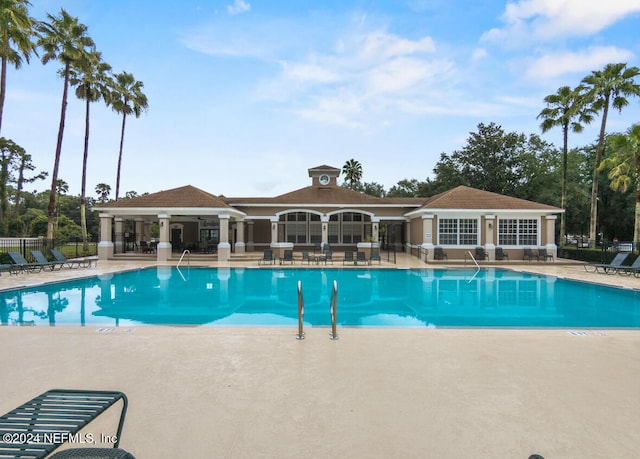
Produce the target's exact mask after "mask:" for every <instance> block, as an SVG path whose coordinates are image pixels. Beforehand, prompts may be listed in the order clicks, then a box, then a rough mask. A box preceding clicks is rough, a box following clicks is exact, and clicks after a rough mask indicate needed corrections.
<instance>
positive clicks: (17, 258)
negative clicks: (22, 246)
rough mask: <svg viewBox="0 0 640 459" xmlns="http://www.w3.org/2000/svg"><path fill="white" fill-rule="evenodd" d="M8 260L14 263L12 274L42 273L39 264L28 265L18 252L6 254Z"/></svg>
mask: <svg viewBox="0 0 640 459" xmlns="http://www.w3.org/2000/svg"><path fill="white" fill-rule="evenodd" d="M7 255H9V258H11V261H13V263H14V270H12V271H11V273H12V274H18V273H19V272H26V273H35V272H40V271H42V265H41V264H39V263H29V262H28V261H27V260H26V258H24V257H23V256H22V254H21V253H19V252H7Z"/></svg>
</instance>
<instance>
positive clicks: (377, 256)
mask: <svg viewBox="0 0 640 459" xmlns="http://www.w3.org/2000/svg"><path fill="white" fill-rule="evenodd" d="M374 261H377V262H378V263H382V260H381V259H380V252H378V251H377V250H372V251H371V256H370V257H369V264H371V263H372V262H374Z"/></svg>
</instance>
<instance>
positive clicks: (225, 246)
mask: <svg viewBox="0 0 640 459" xmlns="http://www.w3.org/2000/svg"><path fill="white" fill-rule="evenodd" d="M230 218H231V217H230V216H229V215H227V214H220V215H218V219H219V220H220V242H219V243H218V261H227V260H228V259H229V258H231V244H229V219H230Z"/></svg>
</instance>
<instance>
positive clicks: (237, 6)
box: [227, 0, 251, 14]
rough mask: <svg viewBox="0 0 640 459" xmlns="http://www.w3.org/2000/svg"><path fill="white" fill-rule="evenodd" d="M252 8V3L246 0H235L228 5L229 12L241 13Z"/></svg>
mask: <svg viewBox="0 0 640 459" xmlns="http://www.w3.org/2000/svg"><path fill="white" fill-rule="evenodd" d="M249 10H251V5H250V4H249V3H247V2H245V1H244V0H234V2H233V4H231V5H227V12H228V13H229V14H241V13H246V12H247V11H249Z"/></svg>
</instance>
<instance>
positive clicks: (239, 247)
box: [236, 220, 245, 253]
mask: <svg viewBox="0 0 640 459" xmlns="http://www.w3.org/2000/svg"><path fill="white" fill-rule="evenodd" d="M244 252H245V245H244V221H243V220H238V221H237V222H236V253H244Z"/></svg>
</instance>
